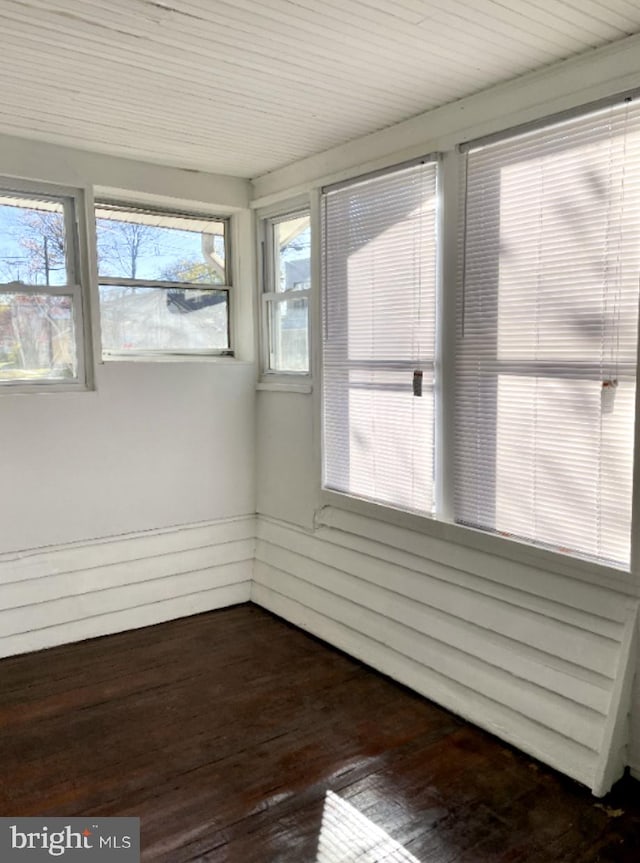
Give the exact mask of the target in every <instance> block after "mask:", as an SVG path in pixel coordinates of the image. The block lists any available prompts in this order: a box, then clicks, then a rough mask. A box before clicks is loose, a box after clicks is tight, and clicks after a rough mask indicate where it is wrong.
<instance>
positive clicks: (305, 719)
mask: <svg viewBox="0 0 640 863" xmlns="http://www.w3.org/2000/svg"><path fill="white" fill-rule="evenodd" d="M0 765H1V769H2V784H1V787H0V810H1V811H0V814H2V815H5V816H18V815H39V816H43V815H62V816H71V815H103V816H105V815H135V816H139V817H140V818H141V824H142V846H143V860H145V861H166V863H187V861H196V860H203V861H204V860H206V861H211V863H223V861H224V863H236V861H237V863H276V861H277V863H365V861H366V863H377V861H380V863H382V861H385V863H396V861H397V863H454V861H455V863H488V861H492V863H519V861H527V863H533V861H535V863H551V861H553V863H555V861H565V863H566V861H581V863H583V861H584V863H596V861H601V863H604V861H607V863H631V861H633V863H638V861H639V860H640V784H638V783H636V782H634V781H633V780H631V779H626V780H623V781H622V782H621V783H619V785H618V786H617V787H616V788H615V789H614V791H613V793H612V794H611V795H610V796H609V797H608V798H607V799H605V800H604V801H597V800H595V799H594V798H593V797H591V796H590V794H589V792H588V791H587V790H586V789H584V788H582V787H580V786H578V785H576V784H575V783H573V782H572V781H571V780H568V779H565V778H563V777H562V776H559V775H558V774H556V773H554V772H553V771H552V770H549V769H547V768H545V767H543V766H542V765H540V764H538V763H536V762H534V761H533V760H531V759H529V758H527V757H525V756H523V755H521V754H519V753H517V752H516V751H514V750H512V749H511V748H509V747H508V746H506V745H504V744H502V743H501V742H500V741H498V740H496V739H495V738H493V737H491V736H490V735H488V734H485V733H484V732H482V731H480V730H478V729H476V728H474V727H473V726H471V725H469V724H468V723H466V722H463V721H462V720H460V719H458V718H456V717H455V716H453V715H451V714H449V713H447V712H446V711H445V710H442V709H440V708H439V707H436V706H435V705H433V704H431V703H430V702H428V701H426V700H425V699H423V698H420V697H418V696H415V695H413V694H412V693H410V692H409V691H407V690H406V689H404V688H402V687H400V686H396V685H395V684H394V683H393V682H391V681H389V680H388V679H386V678H384V677H382V676H381V675H379V674H377V673H375V672H373V671H371V670H369V669H367V668H366V667H364V666H363V665H362V664H360V663H358V662H356V661H354V660H352V659H350V658H348V657H346V656H344V655H343V654H341V653H339V652H338V651H335V650H333V649H331V648H329V647H327V646H326V645H323V644H322V643H320V642H318V641H316V640H315V639H313V638H311V637H309V636H307V635H306V634H304V633H303V632H301V631H299V630H296V629H295V628H293V627H290V626H288V625H287V624H285V623H283V622H282V621H279V620H278V619H276V618H274V617H272V616H271V615H270V614H268V613H267V612H265V611H262V610H261V609H259V608H257V607H255V606H252V605H245V606H238V607H236V608H231V609H226V610H224V611H218V612H212V613H209V614H203V615H198V616H195V617H191V618H185V619H182V620H178V621H173V622H171V623H166V624H161V625H159V626H153V627H148V628H146V629H141V630H137V631H134V632H127V633H122V634H120V635H114V636H108V637H106V638H99V639H94V640H92V641H86V642H83V643H80V644H74V645H68V646H64V647H59V648H54V649H52V650H48V651H42V652H39V653H33V654H29V655H26V656H19V657H13V658H9V659H5V660H2V661H0ZM327 792H329V793H327ZM374 825H376V826H374ZM383 831H384V832H383ZM374 846H375V849H376V850H375V851H374V850H373V847H374ZM367 848H368V849H369V850H368V851H367V850H366V849H367ZM367 855H368V856H367ZM385 855H386V856H385Z"/></svg>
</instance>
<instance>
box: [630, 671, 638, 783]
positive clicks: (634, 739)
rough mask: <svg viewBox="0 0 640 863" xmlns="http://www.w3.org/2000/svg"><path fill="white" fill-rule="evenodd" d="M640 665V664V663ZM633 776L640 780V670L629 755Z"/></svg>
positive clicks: (633, 708)
mask: <svg viewBox="0 0 640 863" xmlns="http://www.w3.org/2000/svg"><path fill="white" fill-rule="evenodd" d="M639 664H640V663H639ZM629 766H630V768H631V775H632V776H635V778H636V779H640V670H639V669H636V681H635V692H634V695H633V702H632V705H631V749H630V753H629Z"/></svg>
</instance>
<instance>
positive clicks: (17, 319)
mask: <svg viewBox="0 0 640 863" xmlns="http://www.w3.org/2000/svg"><path fill="white" fill-rule="evenodd" d="M26 189H29V191H26ZM77 225H78V221H77V220H76V197H75V195H74V194H72V193H70V194H58V193H57V190H56V192H55V194H49V193H48V192H45V191H44V187H43V189H42V191H41V190H40V188H38V189H37V190H36V187H35V186H34V187H32V186H31V185H25V186H24V187H23V190H17V189H16V190H2V191H0V387H2V388H3V389H7V390H8V389H11V388H13V389H15V388H22V389H33V388H51V387H54V388H55V387H58V388H67V387H74V386H84V385H85V384H86V379H85V364H84V344H83V318H82V313H83V308H82V307H83V297H82V288H81V284H80V264H79V260H78V251H79V240H78V237H77V234H76V232H77Z"/></svg>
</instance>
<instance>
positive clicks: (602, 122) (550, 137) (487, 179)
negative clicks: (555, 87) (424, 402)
mask: <svg viewBox="0 0 640 863" xmlns="http://www.w3.org/2000/svg"><path fill="white" fill-rule="evenodd" d="M465 256H466V257H465V279H464V289H463V293H462V296H461V301H460V304H459V309H458V349H457V358H458V374H457V380H458V385H457V395H456V462H457V469H456V476H455V497H456V511H457V519H458V521H460V522H462V523H464V524H469V525H473V526H475V527H479V528H482V529H484V530H490V531H497V532H499V533H506V534H508V535H513V536H516V537H519V538H522V539H525V540H528V541H532V542H535V543H538V544H541V545H544V546H547V547H550V548H552V549H556V550H562V551H565V552H568V553H571V554H577V555H586V556H589V557H592V558H596V559H600V560H602V561H604V562H606V563H610V564H614V565H617V566H623V567H628V565H629V553H630V552H629V544H630V523H631V489H632V467H633V428H634V401H635V370H636V338H637V308H638V275H639V273H640V109H639V108H638V107H636V106H635V105H634V106H632V105H629V104H626V105H622V106H619V107H613V108H608V109H606V110H605V111H600V112H598V113H596V114H591V115H588V116H583V117H580V118H578V119H573V120H571V121H568V122H563V123H560V124H556V125H553V126H548V127H546V128H544V129H540V130H538V131H535V132H532V133H529V134H526V135H521V136H519V137H513V138H509V139H506V140H502V141H500V142H497V143H493V144H489V145H487V146H480V147H477V148H474V149H471V151H470V152H469V154H468V156H467V209H466V241H465Z"/></svg>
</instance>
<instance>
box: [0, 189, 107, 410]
mask: <svg viewBox="0 0 640 863" xmlns="http://www.w3.org/2000/svg"><path fill="white" fill-rule="evenodd" d="M0 192H1V193H2V194H8V195H17V196H20V195H24V197H25V198H27V199H28V198H35V199H40V200H44V201H47V200H49V201H55V202H56V203H60V204H62V206H63V210H64V225H65V258H66V260H65V265H66V273H67V281H66V283H65V284H64V285H28V284H22V283H21V282H2V283H0V292H2V291H4V292H6V293H21V294H45V295H50V296H54V297H60V296H68V297H71V301H72V308H73V325H74V337H75V349H76V364H77V373H76V377H75V378H74V379H72V380H68V381H67V380H65V381H60V380H52V381H51V382H49V381H47V380H46V379H45V378H39V379H37V380H34V381H24V380H18V381H15V382H14V381H0V394H9V393H22V394H26V393H55V392H70V391H71V392H74V391H75V392H78V391H86V390H91V389H93V363H92V351H91V315H90V303H89V277H88V271H89V270H88V260H87V252H88V240H87V231H86V212H87V209H86V197H85V193H84V191H83V190H82V189H77V188H72V187H69V186H59V185H55V184H52V183H44V182H43V183H41V182H36V181H31V180H16V179H10V178H5V177H2V178H0Z"/></svg>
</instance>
